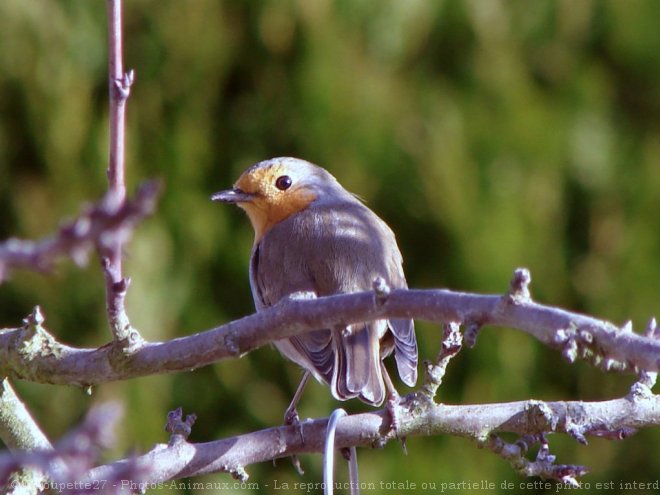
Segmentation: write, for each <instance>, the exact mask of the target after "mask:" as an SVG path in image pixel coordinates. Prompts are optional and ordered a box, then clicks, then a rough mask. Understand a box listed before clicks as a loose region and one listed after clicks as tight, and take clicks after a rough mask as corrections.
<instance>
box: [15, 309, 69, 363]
mask: <svg viewBox="0 0 660 495" xmlns="http://www.w3.org/2000/svg"><path fill="white" fill-rule="evenodd" d="M44 321H46V319H45V318H44V316H43V314H42V313H41V308H40V307H39V306H35V307H34V309H33V310H32V313H30V314H29V315H28V316H27V317H25V318H23V327H22V328H21V331H20V332H19V333H18V334H17V341H16V345H15V346H16V348H17V349H18V353H19V355H20V356H21V357H22V358H23V359H25V360H26V361H28V362H29V361H32V360H34V359H36V358H39V357H46V356H55V357H59V356H60V355H61V352H62V346H61V345H60V343H59V342H57V340H55V337H53V336H52V335H51V334H50V333H48V330H46V329H45V328H44V327H43V326H42V324H43V323H44Z"/></svg>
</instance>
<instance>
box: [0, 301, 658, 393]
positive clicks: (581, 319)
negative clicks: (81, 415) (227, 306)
mask: <svg viewBox="0 0 660 495" xmlns="http://www.w3.org/2000/svg"><path fill="white" fill-rule="evenodd" d="M507 301H508V299H507V298H506V297H499V296H484V295H476V294H466V293H460V292H451V291H447V290H432V289H431V290H396V291H393V292H392V293H391V294H390V295H389V297H388V299H387V301H386V302H384V303H382V304H380V303H379V304H376V302H375V301H374V295H373V293H372V292H361V293H354V294H342V295H337V296H330V297H324V298H319V299H316V300H305V301H303V300H300V301H298V300H296V301H287V302H284V303H281V304H278V305H276V306H273V307H271V308H269V309H267V310H265V311H262V312H260V313H257V314H254V315H251V316H248V317H245V318H242V319H240V320H236V321H233V322H231V323H227V324H226V325H222V326H220V327H217V328H214V329H211V330H208V331H206V332H202V333H198V334H195V335H190V336H188V337H183V338H179V339H174V340H170V341H168V342H158V343H148V344H145V345H143V346H142V347H140V348H139V349H138V350H136V352H134V353H131V354H129V355H123V354H121V353H116V352H113V348H112V346H104V347H101V348H99V349H77V348H73V347H69V346H66V345H64V344H60V343H57V342H56V341H55V340H54V339H53V338H52V337H50V339H49V340H48V343H47V345H46V344H44V346H43V348H42V349H41V350H39V349H40V348H39V346H34V345H30V346H27V344H26V343H29V342H30V339H31V338H32V337H30V335H31V334H30V333H29V332H27V331H26V326H23V327H21V328H18V329H9V330H4V331H1V332H0V372H1V373H4V374H5V375H9V376H14V377H17V378H24V379H27V380H31V381H36V382H42V383H68V384H77V385H83V386H86V385H91V384H96V383H102V382H108V381H114V380H121V379H126V378H131V377H137V376H144V375H152V374H158V373H169V372H174V371H182V370H190V369H194V368H199V367H201V366H206V365H208V364H211V363H213V362H216V361H219V360H221V359H226V358H229V357H237V356H240V355H242V354H244V353H246V352H249V351H251V350H254V349H256V348H258V347H260V346H263V345H264V344H267V343H269V342H272V341H274V340H277V339H281V338H284V337H290V336H292V335H296V334H300V333H303V332H305V331H309V330H313V329H317V328H327V327H329V326H333V325H339V324H348V323H355V322H360V321H368V320H372V319H381V318H388V317H389V318H416V319H421V320H428V321H435V322H446V321H453V322H462V323H469V322H478V324H479V325H483V324H488V325H493V326H505V327H511V328H516V329H519V330H522V331H524V332H527V333H529V334H530V335H532V336H534V337H536V338H537V339H538V340H540V341H541V342H543V343H544V344H546V345H548V346H550V347H553V348H556V349H560V350H562V351H563V350H565V349H566V347H567V345H569V343H570V345H574V346H576V349H577V351H576V352H577V355H578V356H579V357H585V358H590V359H591V360H592V361H593V362H598V363H605V362H607V363H609V365H608V368H616V369H621V370H629V371H634V370H635V369H637V368H638V369H644V370H647V371H652V372H655V371H658V369H659V368H660V340H658V339H657V338H652V337H645V336H642V335H638V334H635V333H632V332H631V331H622V330H620V329H618V328H617V327H615V326H614V325H613V324H611V323H608V322H605V321H601V320H597V319H595V318H591V317H588V316H583V315H579V314H576V313H570V312H568V311H564V310H562V309H558V308H553V307H550V306H544V305H541V304H536V303H533V302H527V303H524V304H512V303H509V302H507ZM26 332H27V333H26ZM44 332H45V331H44ZM26 346H27V348H29V349H31V351H30V352H29V353H26V352H25V350H24V349H25V348H26ZM612 363H616V364H617V366H616V367H614V366H612Z"/></svg>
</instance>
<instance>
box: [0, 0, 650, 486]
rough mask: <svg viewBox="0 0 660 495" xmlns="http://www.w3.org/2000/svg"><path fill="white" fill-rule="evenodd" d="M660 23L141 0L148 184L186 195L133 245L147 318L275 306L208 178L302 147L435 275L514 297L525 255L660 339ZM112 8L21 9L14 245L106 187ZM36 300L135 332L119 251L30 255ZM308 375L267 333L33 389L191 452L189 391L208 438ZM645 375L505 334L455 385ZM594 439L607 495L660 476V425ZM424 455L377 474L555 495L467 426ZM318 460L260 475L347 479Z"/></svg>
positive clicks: (604, 15) (418, 447)
mask: <svg viewBox="0 0 660 495" xmlns="http://www.w3.org/2000/svg"><path fill="white" fill-rule="evenodd" d="M659 21H660V4H659V3H658V2H657V1H656V0H625V1H624V0H613V1H597V0H593V1H591V0H580V1H575V0H563V1H550V0H534V1H526V0H520V1H514V0H511V1H496V0H473V1H449V0H447V1H427V0H409V1H399V0H360V1H357V0H343V1H336V2H332V1H330V0H318V1H316V0H315V1H307V0H298V1H293V0H291V1H281V0H278V1H274V0H273V1H252V0H244V1H218V0H191V1H188V2H182V1H178V0H158V1H157V0H135V1H127V2H126V5H125V37H124V39H125V64H126V67H127V68H133V69H135V73H136V82H135V86H134V88H133V92H132V95H131V98H130V101H129V103H128V121H127V155H126V161H127V181H128V186H129V190H131V191H133V190H134V189H135V187H136V185H137V184H138V183H139V182H140V181H142V180H144V179H146V178H151V177H158V178H162V179H163V180H164V182H165V184H166V189H165V192H164V195H163V198H162V200H161V202H160V205H159V208H158V211H157V213H156V214H155V215H154V216H153V217H152V218H150V219H148V220H147V221H145V222H144V223H142V224H141V225H140V226H139V228H138V229H137V231H136V233H135V235H134V238H133V239H132V241H131V242H130V244H128V245H127V247H126V269H125V271H126V274H127V275H129V276H130V277H131V278H132V280H133V283H132V286H131V288H130V290H129V293H128V311H129V316H130V317H131V320H132V323H133V324H134V325H135V326H136V327H137V328H138V329H139V330H140V331H141V332H142V334H143V335H144V336H145V338H147V339H149V340H166V339H171V338H173V337H177V336H182V335H188V334H191V333H194V332H198V331H201V330H205V329H208V328H211V327H213V326H216V325H219V324H222V323H225V322H228V321H230V320H232V319H234V318H237V317H240V316H243V315H247V314H249V313H251V312H252V311H253V306H252V298H251V295H250V290H249V284H248V276H247V264H248V258H249V252H250V248H251V244H252V231H251V228H250V227H249V223H248V221H247V219H246V218H245V215H244V214H243V213H242V212H240V211H239V210H238V209H237V208H234V207H231V206H223V205H219V204H214V203H211V202H210V201H209V195H210V194H211V193H213V192H215V191H217V190H220V189H224V188H227V187H229V186H230V185H231V183H232V182H233V181H234V180H235V179H236V178H237V177H238V175H239V174H240V172H241V171H242V170H243V169H244V168H245V167H247V166H248V165H250V164H252V163H254V162H257V161H260V160H262V159H265V158H269V157H273V156H280V155H292V156H298V157H302V158H305V159H308V160H310V161H313V162H315V163H317V164H319V165H322V166H324V167H326V168H327V169H329V170H330V171H331V172H332V173H333V174H334V175H335V176H336V177H337V178H338V179H339V180H340V182H342V184H343V185H344V186H346V188H347V189H349V190H351V191H352V192H355V193H357V194H359V195H360V196H361V197H363V198H364V199H365V200H366V201H367V203H368V204H369V206H370V207H371V208H372V209H373V210H375V211H376V212H377V213H378V214H379V215H380V216H381V217H383V218H384V219H385V220H386V221H387V222H388V223H389V224H390V226H391V227H392V228H393V230H394V231H395V232H396V234H397V238H398V241H399V245H400V247H401V250H402V252H403V255H404V258H405V260H406V262H405V268H406V272H407V277H408V282H409V284H410V286H411V287H416V288H424V287H448V288H452V289H456V290H462V291H474V292H480V293H497V292H502V291H504V290H505V289H506V287H507V284H508V281H509V279H510V277H511V274H512V272H513V270H514V269H515V268H516V267H519V266H525V267H528V268H529V269H530V270H531V273H532V277H533V284H532V294H533V297H534V298H535V299H536V300H538V301H540V302H543V303H547V304H551V305H558V306H562V307H565V308H568V309H571V310H576V311H580V312H586V313H590V314H593V315H594V316H597V317H601V318H604V319H608V320H611V321H613V322H616V323H623V322H624V321H626V320H629V319H630V320H632V321H633V322H634V324H635V327H636V329H637V330H638V331H639V330H640V329H642V328H643V327H644V326H645V324H646V321H647V320H648V318H649V317H650V316H651V315H652V314H653V313H654V311H656V309H657V301H658V296H660V290H659V287H660V282H659V281H660V228H659V227H660V220H659V218H660V215H659V212H660V132H659V131H660V55H659V54H660V29H658V22H659ZM105 22H106V18H105V2H102V1H101V0H97V1H89V0H88V1H73V0H71V1H43V0H42V1H39V0H3V1H2V2H0V212H1V216H0V238H7V237H10V236H17V237H21V238H40V237H43V236H45V235H47V234H49V233H51V232H53V231H54V230H55V229H56V227H57V225H58V223H59V222H60V220H61V219H62V218H64V217H67V216H68V217H71V216H73V215H75V214H76V213H77V212H78V211H79V207H80V205H81V203H83V202H85V201H94V200H96V199H97V198H99V197H101V196H102V195H103V193H104V191H105V188H106V179H105V169H106V166H107V131H108V128H107V75H106V73H107V67H106V63H107V62H106V60H107V56H106V25H105ZM36 304H39V305H41V307H42V310H43V312H44V314H45V316H46V319H47V320H46V326H47V327H48V328H49V329H50V330H51V331H52V332H53V333H54V334H55V335H56V336H57V337H58V338H59V339H61V340H63V341H65V342H67V343H71V344H75V345H80V346H99V345H102V344H104V343H106V342H107V341H108V340H109V337H110V334H109V331H108V329H107V324H106V320H105V313H104V292H103V279H102V275H101V271H100V269H99V267H98V261H97V260H96V258H94V257H93V258H92V259H91V260H90V263H89V265H88V266H87V267H86V268H84V269H78V268H77V267H75V266H74V265H73V264H72V263H71V262H69V261H66V262H63V263H60V264H59V265H58V267H57V270H55V272H54V273H53V274H51V275H43V274H34V273H30V272H26V271H20V272H15V273H14V274H13V277H12V279H11V280H10V281H8V282H6V283H5V284H3V285H2V286H0V325H2V326H8V327H9V326H18V325H20V322H21V319H22V318H23V317H24V316H25V315H26V314H28V313H29V312H30V311H31V309H32V307H33V306H34V305H36ZM417 328H418V339H419V341H420V357H421V359H429V358H432V357H433V356H434V355H435V353H436V352H437V350H438V348H439V336H440V332H439V328H438V326H436V325H430V324H425V323H418V325H417ZM299 376H300V370H299V369H298V368H297V367H296V366H295V365H293V364H291V363H289V362H286V361H285V360H284V359H283V358H281V357H280V356H279V355H278V353H277V352H276V351H275V350H273V349H272V348H270V347H267V348H263V349H260V350H258V351H256V352H253V353H251V354H249V355H248V356H246V357H244V358H242V359H239V360H228V361H224V362H222V363H218V364H216V365H213V366H208V367H206V368H203V369H200V370H197V371H194V372H190V373H178V374H175V375H168V376H155V377H148V378H141V379H134V380H129V381H126V382H122V383H111V384H104V385H102V386H99V387H97V388H96V390H95V393H94V395H92V396H91V397H87V396H85V395H84V394H83V393H82V392H81V391H80V390H78V389H75V388H73V387H63V386H57V387H56V386H46V385H35V384H29V383H24V382H17V383H16V384H15V385H16V388H17V389H18V392H19V394H20V396H21V397H22V398H23V399H24V400H25V401H26V403H27V404H28V406H29V407H30V409H31V410H32V411H33V413H34V415H35V417H36V418H37V420H38V421H39V423H40V424H41V425H42V427H43V428H44V430H45V431H46V432H47V434H48V436H49V437H50V438H52V439H57V438H58V437H60V436H61V435H62V434H64V433H65V432H66V431H67V430H69V429H70V428H71V427H72V426H73V425H75V424H77V423H78V421H79V420H80V419H81V417H82V416H83V415H84V413H85V411H86V410H88V409H89V407H90V406H91V405H92V404H93V403H96V402H101V401H105V400H108V399H111V398H114V399H119V400H121V401H122V402H123V403H124V405H125V409H126V416H125V419H124V421H123V422H122V423H121V424H120V427H119V430H118V432H117V446H116V448H115V449H114V450H113V451H111V452H108V453H107V459H113V458H117V457H119V456H124V455H126V453H127V452H129V451H132V450H133V449H135V450H137V451H138V452H142V451H145V450H147V449H149V448H150V447H151V446H152V445H153V444H154V443H156V442H163V441H166V439H167V434H166V433H165V432H164V431H163V425H164V423H165V421H166V413H167V411H169V410H172V409H174V408H176V407H178V406H182V407H183V409H184V411H185V412H186V413H188V412H195V413H197V416H198V420H197V423H196V425H195V427H194V429H193V433H192V437H191V438H192V440H193V441H207V440H212V439H216V438H223V437H227V436H232V435H236V434H239V433H244V432H248V431H253V430H257V429H260V428H266V427H269V426H273V425H277V424H279V423H280V422H281V417H282V414H283V412H284V409H285V407H286V405H287V404H288V401H289V399H290V397H291V394H292V392H293V390H294V389H295V386H296V383H297V380H298V378H299ZM633 381H634V377H632V376H631V375H615V374H604V373H602V372H601V371H599V370H596V369H593V368H591V367H590V366H589V365H587V364H585V363H576V364H574V365H570V364H568V363H566V362H565V361H564V360H563V359H562V358H561V356H560V355H559V353H558V352H555V351H552V350H549V349H546V348H544V347H543V346H542V345H541V344H540V343H539V342H537V341H536V340H533V339H532V338H530V337H528V336H526V335H524V334H522V333H520V332H516V331H513V330H507V329H492V328H490V329H486V330H485V331H484V332H483V333H482V334H481V335H480V337H479V340H478V342H477V346H476V348H474V349H471V350H463V351H462V352H461V353H460V355H459V356H458V357H457V358H456V359H455V360H454V361H453V362H452V363H451V365H450V367H449V369H448V373H447V376H446V378H445V383H444V384H443V386H442V388H441V389H440V400H442V401H444V402H447V403H455V404H464V403H488V402H504V401H511V400H522V399H527V398H536V399H545V400H604V399H609V398H615V397H620V396H623V395H625V394H626V393H627V390H628V387H629V386H630V384H631V383H632V382H633ZM400 390H401V391H402V392H403V391H404V388H403V386H401V388H400ZM339 405H341V406H344V407H346V408H347V409H349V410H351V411H363V410H367V409H368V407H367V406H365V405H363V404H361V403H359V402H349V403H343V404H338V403H337V402H335V401H334V400H332V398H331V397H330V395H329V393H328V391H327V389H325V388H323V387H321V386H320V385H317V384H314V386H311V387H309V389H308V391H307V393H306V394H305V396H304V397H303V400H302V403H301V405H300V412H301V416H302V417H322V416H326V415H328V414H329V413H330V411H331V410H332V409H333V408H335V407H338V406H339ZM589 441H590V444H589V446H586V447H585V446H581V445H578V444H577V443H576V442H575V441H574V440H571V439H570V438H567V437H565V436H559V435H554V436H551V437H550V442H551V449H552V451H553V452H554V453H555V454H557V455H558V461H559V462H561V463H583V464H587V465H588V466H590V467H591V468H592V472H591V474H589V475H587V476H586V477H585V478H584V479H583V480H584V481H585V482H589V483H590V486H591V488H592V489H593V488H594V487H595V485H596V483H609V482H612V481H613V482H614V485H613V487H612V489H611V490H608V491H609V492H610V493H615V492H619V491H625V490H619V481H628V482H631V481H638V482H643V481H654V480H656V479H658V477H659V475H660V467H659V465H658V460H657V445H658V442H659V441H660V431H659V430H658V429H654V430H645V431H642V432H641V433H639V434H638V435H636V436H634V437H632V438H630V439H627V440H625V441H624V442H610V441H606V440H601V439H597V438H593V439H592V438H590V439H589ZM408 452H409V453H408V455H407V456H404V454H403V453H402V450H401V448H400V447H399V446H398V445H397V444H396V443H395V442H393V443H391V444H389V445H387V447H386V448H385V449H384V450H382V451H380V450H373V451H371V450H365V449H362V450H360V452H359V456H360V457H359V460H360V476H361V480H362V481H365V482H378V481H380V480H387V481H406V480H410V481H414V482H417V483H418V486H420V485H419V484H421V483H436V484H437V485H436V488H437V490H436V491H439V488H440V483H442V482H461V481H464V480H465V481H477V482H478V481H481V480H486V481H487V482H493V483H495V484H496V485H497V487H500V485H501V483H502V482H503V481H508V482H511V483H513V484H514V487H515V488H514V489H512V490H506V492H507V493H514V492H520V493H534V492H538V493H543V490H542V489H541V490H536V489H523V488H521V487H520V483H521V482H526V481H528V480H526V479H523V478H521V477H519V476H517V475H516V474H514V473H513V471H512V470H511V468H510V466H509V465H508V464H507V463H506V462H505V461H503V460H501V459H499V458H498V457H496V456H495V455H493V454H491V453H489V452H487V451H484V450H479V449H478V448H477V447H476V445H475V444H474V443H473V442H471V441H469V440H466V439H461V438H451V437H444V436H440V437H433V438H411V439H409V440H408ZM302 462H303V465H304V467H305V468H306V470H307V473H306V474H305V476H304V477H302V478H300V477H298V475H297V474H295V472H294V471H293V469H292V468H291V466H290V463H289V462H288V461H286V460H283V461H280V462H278V464H277V465H276V466H273V465H272V464H271V463H264V464H260V465H254V466H249V467H248V469H247V470H248V473H249V474H250V481H253V482H258V483H260V484H261V487H262V490H261V491H262V492H264V493H266V492H273V493H275V492H277V491H276V490H274V488H273V486H274V480H277V482H278V483H280V486H281V484H282V483H284V482H289V483H293V482H296V481H298V482H300V481H305V482H317V481H321V470H320V464H321V458H320V456H304V457H303V458H302ZM338 472H339V473H341V474H339V477H340V479H342V476H345V466H344V465H343V464H340V467H339V469H338ZM201 480H208V481H211V480H221V481H227V480H229V477H228V476H227V475H222V474H219V475H214V476H208V477H204V478H201ZM532 481H533V480H532ZM266 483H268V484H269V488H266V487H265V484H266ZM427 491H428V490H427ZM416 492H420V493H421V492H423V490H421V489H420V490H417V491H416ZM503 492H504V491H503ZM547 492H548V493H550V492H554V488H553V489H551V490H548V491H547ZM195 493H199V491H196V492H195ZM241 493H243V492H241ZM280 493H281V491H280ZM292 493H295V490H292ZM390 493H394V492H392V491H391V492H390ZM401 493H403V492H401ZM464 493H467V492H465V491H464ZM629 493H633V491H630V492H629Z"/></svg>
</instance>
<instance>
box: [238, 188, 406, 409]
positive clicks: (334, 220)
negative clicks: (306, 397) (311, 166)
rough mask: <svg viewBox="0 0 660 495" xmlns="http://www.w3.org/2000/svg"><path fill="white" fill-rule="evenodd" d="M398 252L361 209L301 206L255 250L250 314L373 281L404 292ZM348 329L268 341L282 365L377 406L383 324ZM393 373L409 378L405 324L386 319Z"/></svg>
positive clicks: (354, 288) (385, 230) (386, 230)
mask: <svg viewBox="0 0 660 495" xmlns="http://www.w3.org/2000/svg"><path fill="white" fill-rule="evenodd" d="M401 263H402V260H401V254H400V253H399V250H398V248H397V246H396V241H395V239H394V234H393V233H392V231H391V230H390V229H389V227H387V225H386V224H385V223H384V222H383V221H382V220H380V219H379V218H378V217H377V216H376V215H375V214H374V213H373V212H371V210H369V209H368V208H366V207H365V206H364V205H362V204H361V203H359V202H357V201H355V203H346V202H342V203H341V204H335V205H330V206H328V207H314V208H308V209H307V210H304V211H303V212H300V213H298V214H296V215H293V216H291V217H289V218H288V219H286V220H285V221H283V222H281V223H280V224H278V225H276V226H275V227H273V228H272V229H271V230H270V231H269V232H268V233H267V234H266V235H265V236H264V237H263V239H262V240H261V242H260V243H259V245H257V246H256V247H255V250H254V252H253V256H252V263H251V276H250V281H251V286H252V292H253V296H254V299H255V303H256V305H257V308H258V309H262V308H263V307H267V306H271V305H273V304H275V303H276V302H278V301H279V300H280V299H282V298H283V297H291V296H292V294H296V293H307V294H309V293H313V294H315V295H316V296H325V295H330V294H336V293H346V292H356V291H362V290H369V289H370V288H371V287H372V283H373V280H374V279H375V278H376V277H383V278H384V279H385V280H386V282H387V283H388V285H390V287H392V288H402V287H406V281H405V278H404V275H403V270H402V268H401ZM383 323H384V322H382V323H379V322H373V323H370V324H368V325H361V326H358V325H354V328H352V332H351V333H350V335H345V334H342V332H341V331H340V330H317V331H314V332H309V333H307V334H304V335H300V336H296V337H293V338H291V339H287V340H283V341H279V342H276V343H275V345H276V346H277V347H278V349H279V350H280V351H281V352H282V353H283V354H284V355H285V356H287V357H288V358H289V359H291V360H293V361H294V362H296V363H298V364H299V365H301V366H303V367H304V368H306V369H308V370H310V371H312V373H313V374H314V375H315V376H316V378H317V379H319V380H321V381H324V382H326V383H328V384H329V385H330V386H331V389H332V391H333V395H335V397H337V398H340V399H346V398H350V397H356V396H360V398H362V399H363V400H365V401H367V402H369V403H375V404H380V403H381V402H382V400H383V397H384V390H383V380H382V376H381V370H380V359H379V353H380V351H379V343H378V341H379V339H380V338H381V337H383V335H384V333H385V325H384V324H383ZM389 327H390V329H391V331H392V334H393V336H394V352H395V358H396V362H397V367H398V370H399V374H400V376H401V378H402V379H403V381H404V382H405V383H406V384H408V385H413V384H414V383H415V381H416V377H417V375H416V374H417V344H416V341H415V333H414V327H413V322H412V320H405V319H402V320H392V321H390V322H389Z"/></svg>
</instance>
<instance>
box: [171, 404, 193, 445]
mask: <svg viewBox="0 0 660 495" xmlns="http://www.w3.org/2000/svg"><path fill="white" fill-rule="evenodd" d="M196 420H197V415H196V414H194V413H193V414H188V415H187V416H186V419H185V420H184V419H183V409H181V408H180V407H178V408H176V409H175V410H174V411H170V412H169V413H167V424H166V425H165V431H166V432H168V433H171V437H170V441H169V444H170V445H174V444H175V443H178V442H183V441H185V440H187V439H188V437H189V436H190V433H191V432H192V426H193V425H194V424H195V421H196Z"/></svg>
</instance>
